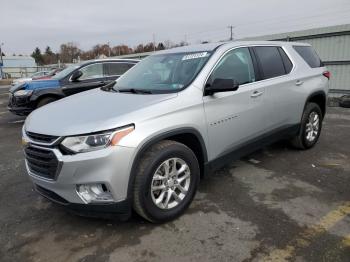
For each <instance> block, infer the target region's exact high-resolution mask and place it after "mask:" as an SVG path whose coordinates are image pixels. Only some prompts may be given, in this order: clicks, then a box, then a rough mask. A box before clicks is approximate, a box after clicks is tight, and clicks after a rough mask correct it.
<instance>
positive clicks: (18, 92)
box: [13, 90, 33, 96]
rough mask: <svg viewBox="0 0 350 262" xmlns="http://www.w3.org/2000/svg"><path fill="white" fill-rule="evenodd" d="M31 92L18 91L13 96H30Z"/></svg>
mask: <svg viewBox="0 0 350 262" xmlns="http://www.w3.org/2000/svg"><path fill="white" fill-rule="evenodd" d="M32 93H33V90H18V91H16V92H15V93H14V94H13V95H14V96H30V95H31V94H32Z"/></svg>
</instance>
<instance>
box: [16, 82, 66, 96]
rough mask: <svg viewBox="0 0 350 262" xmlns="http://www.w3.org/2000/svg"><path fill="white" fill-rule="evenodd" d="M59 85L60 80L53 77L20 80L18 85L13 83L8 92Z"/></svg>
mask: <svg viewBox="0 0 350 262" xmlns="http://www.w3.org/2000/svg"><path fill="white" fill-rule="evenodd" d="M59 86H60V81H59V80H55V79H49V80H34V81H29V82H25V83H23V82H22V83H19V84H18V85H15V86H13V87H12V88H11V89H10V92H11V93H14V92H16V91H17V90H20V89H25V90H36V89H44V88H57V87H59Z"/></svg>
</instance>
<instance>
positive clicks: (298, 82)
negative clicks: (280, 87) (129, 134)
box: [295, 80, 304, 86]
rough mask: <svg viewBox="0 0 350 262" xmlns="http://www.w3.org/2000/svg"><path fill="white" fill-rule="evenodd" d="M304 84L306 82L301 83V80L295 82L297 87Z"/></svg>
mask: <svg viewBox="0 0 350 262" xmlns="http://www.w3.org/2000/svg"><path fill="white" fill-rule="evenodd" d="M302 84H304V82H303V81H301V80H297V81H296V82H295V85H296V86H301V85H302Z"/></svg>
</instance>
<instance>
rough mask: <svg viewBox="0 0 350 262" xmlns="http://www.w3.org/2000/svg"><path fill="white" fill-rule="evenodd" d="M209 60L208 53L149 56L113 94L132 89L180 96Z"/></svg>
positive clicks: (127, 74)
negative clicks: (178, 94)
mask: <svg viewBox="0 0 350 262" xmlns="http://www.w3.org/2000/svg"><path fill="white" fill-rule="evenodd" d="M209 56H210V52H207V51H204V52H191V53H169V54H159V55H152V56H149V57H147V58H145V59H143V60H142V61H141V62H139V63H138V64H137V65H136V66H134V67H133V68H131V69H130V70H129V71H127V72H126V73H125V74H124V75H123V76H122V77H120V78H119V79H118V81H117V83H116V84H115V86H114V90H121V89H130V88H132V89H140V90H144V91H149V92H152V93H168V92H178V91H180V90H182V89H183V88H185V87H186V86H187V85H189V84H190V83H191V82H192V81H193V80H194V78H195V77H196V76H197V74H198V73H199V71H200V70H201V69H202V68H203V66H204V65H205V63H206V62H207V61H208V59H209Z"/></svg>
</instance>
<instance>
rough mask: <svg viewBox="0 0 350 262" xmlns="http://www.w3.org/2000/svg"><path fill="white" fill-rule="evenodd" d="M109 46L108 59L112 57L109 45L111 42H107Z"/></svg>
mask: <svg viewBox="0 0 350 262" xmlns="http://www.w3.org/2000/svg"><path fill="white" fill-rule="evenodd" d="M107 45H108V57H111V46H110V45H109V42H107Z"/></svg>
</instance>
